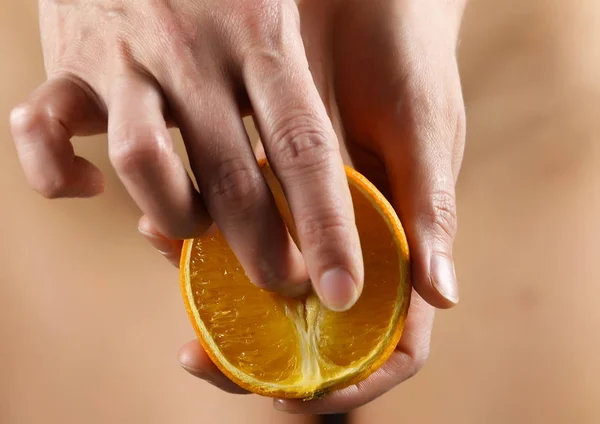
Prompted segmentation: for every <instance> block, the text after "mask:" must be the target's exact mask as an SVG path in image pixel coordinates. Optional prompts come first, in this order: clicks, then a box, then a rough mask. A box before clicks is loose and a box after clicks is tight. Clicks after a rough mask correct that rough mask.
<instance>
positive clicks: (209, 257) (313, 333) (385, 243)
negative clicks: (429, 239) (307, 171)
mask: <svg viewBox="0 0 600 424" xmlns="http://www.w3.org/2000/svg"><path fill="white" fill-rule="evenodd" d="M261 168H262V171H263V175H264V177H265V179H266V181H267V182H268V184H269V186H270V188H271V191H272V192H273V195H274V197H275V200H276V202H277V205H278V207H279V209H280V212H281V215H282V217H283V218H284V220H285V221H286V224H287V226H288V228H289V229H290V232H291V233H292V235H293V236H294V226H293V222H292V221H291V215H290V212H289V210H288V208H287V204H286V202H285V196H284V194H283V191H282V188H281V186H280V185H279V183H278V181H277V179H276V177H275V175H274V174H273V172H272V170H271V168H269V166H268V165H266V164H262V165H261ZM346 174H347V177H348V182H349V185H350V191H351V194H352V199H353V204H354V209H355V216H356V224H357V227H358V232H359V235H360V241H361V246H362V251H363V258H364V265H365V282H364V289H363V292H362V295H361V297H360V299H359V300H358V302H357V303H356V305H355V306H353V307H352V308H351V309H350V310H348V311H345V312H332V311H330V310H328V309H326V308H325V307H324V306H323V305H322V304H321V303H320V301H319V299H318V298H317V296H316V295H315V294H314V293H311V294H310V295H309V296H308V297H307V298H306V299H303V300H297V299H290V298H285V297H283V296H280V295H277V294H273V293H270V292H267V291H264V290H261V289H259V288H257V287H255V286H254V285H253V284H252V283H251V282H250V280H249V279H248V277H247V276H246V274H245V273H244V270H243V269H242V267H241V265H240V263H239V262H238V260H237V259H236V256H235V255H234V253H233V252H232V250H231V249H230V248H229V246H228V244H227V242H226V240H225V238H224V237H223V235H222V234H221V233H220V232H218V231H217V232H215V233H213V234H211V235H210V236H207V237H204V238H198V239H190V240H186V241H185V243H184V246H183V252H182V256H181V268H180V269H181V291H182V294H183V298H184V301H185V305H186V308H187V311H188V313H189V316H190V319H191V321H192V324H193V326H194V329H195V330H196V334H197V335H198V338H199V340H200V342H201V343H202V346H203V347H204V349H205V350H206V352H207V353H208V355H209V356H210V357H211V359H212V360H213V362H214V363H215V364H216V365H217V367H219V369H220V370H221V371H222V372H223V373H224V374H225V375H227V376H228V377H229V378H230V379H231V380H232V381H233V382H235V383H236V384H238V385H239V386H240V387H242V388H244V389H246V390H249V391H251V392H254V393H258V394H261V395H266V396H274V397H282V398H303V399H311V398H315V397H319V396H321V395H323V394H324V393H326V392H328V391H331V390H336V389H340V388H343V387H346V386H348V385H351V384H354V383H356V382H358V381H360V380H362V379H364V378H366V377H367V376H368V375H370V374H371V373H372V372H373V371H375V370H376V369H377V368H379V367H380V366H381V365H382V364H383V363H384V362H385V361H386V360H387V359H388V358H389V356H390V355H391V353H392V352H393V351H394V348H395V347H396V345H397V344H398V341H399V340H400V336H401V334H402V330H403V328H404V322H405V320H406V315H407V312H408V305H409V303H410V294H411V283H410V271H409V254H408V244H407V241H406V236H405V234H404V231H403V229H402V225H401V224H400V221H399V219H398V217H397V216H396V214H395V212H394V209H393V208H392V206H391V205H390V204H389V203H388V201H387V200H386V199H385V197H384V196H383V195H382V194H381V193H380V192H379V191H378V190H377V189H376V188H375V187H374V186H373V185H372V184H371V183H370V182H369V181H368V180H367V179H366V178H365V177H363V176H362V175H361V174H359V173H358V172H357V171H355V170H353V169H351V168H346Z"/></svg>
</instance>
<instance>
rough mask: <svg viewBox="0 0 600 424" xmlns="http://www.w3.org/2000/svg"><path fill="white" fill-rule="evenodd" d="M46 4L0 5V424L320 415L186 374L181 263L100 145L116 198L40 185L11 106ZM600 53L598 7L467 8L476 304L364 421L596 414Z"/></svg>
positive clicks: (96, 155)
mask: <svg viewBox="0 0 600 424" xmlns="http://www.w3.org/2000/svg"><path fill="white" fill-rule="evenodd" d="M36 13H37V11H36V6H35V1H31V0H29V1H22V0H4V3H3V5H2V13H0V35H1V37H0V53H1V57H2V64H3V66H2V67H0V92H1V93H2V96H1V98H0V115H2V116H4V117H6V119H4V120H0V139H1V141H2V142H0V168H1V169H2V177H3V178H2V179H0V196H1V197H0V198H2V199H3V201H2V203H1V207H0V233H1V234H2V236H3V240H4V243H2V245H1V247H0V252H1V254H2V268H1V269H0V299H2V307H1V308H0V336H2V339H3V342H2V349H0V375H2V378H1V379H0V422H2V423H7V424H31V423H38V422H44V423H47V424H58V423H86V424H87V423H89V424H95V423H98V424H99V423H103V424H104V423H125V422H127V423H145V424H154V423H156V424H159V423H160V424H163V423H167V422H173V423H178V424H179V423H190V424H191V423H197V422H208V423H216V424H219V423H237V422H240V423H251V422H256V423H289V424H292V423H304V422H311V421H310V418H307V417H297V416H286V415H282V414H279V413H276V412H275V411H273V410H272V408H271V403H270V402H269V401H268V400H265V399H259V398H255V397H248V396H246V397H243V396H239V397H234V396H232V395H226V394H222V393H220V392H219V391H218V390H216V389H214V388H212V387H210V386H208V385H206V384H205V383H203V382H201V381H199V380H195V379H194V378H192V377H190V376H189V375H187V374H186V373H185V372H184V371H183V370H181V369H180V368H179V366H178V364H177V361H176V351H177V348H178V347H179V345H180V344H181V343H182V342H184V341H187V340H188V339H190V338H193V332H192V329H191V326H190V325H189V322H188V319H187V316H186V314H185V311H184V308H183V304H182V301H181V299H180V295H179V290H178V287H177V279H178V277H177V271H176V270H175V269H174V268H172V267H171V266H170V265H168V263H167V262H166V261H163V260H161V258H160V257H159V256H158V255H157V254H156V252H154V251H153V250H152V248H151V247H150V246H148V245H147V244H146V243H145V241H144V240H143V239H142V238H141V236H139V235H138V234H137V232H136V223H137V219H138V218H139V212H138V210H137V208H136V207H135V205H134V204H133V202H132V201H131V200H130V199H129V198H128V196H127V194H126V193H125V191H124V189H123V188H122V187H121V185H120V183H119V182H118V180H117V178H116V176H115V174H114V172H113V171H112V170H111V167H110V164H109V161H108V158H107V155H106V150H107V148H106V142H105V138H104V137H94V138H89V139H85V140H79V141H77V142H76V149H77V151H78V152H79V153H80V154H82V155H83V156H85V157H87V158H89V159H90V160H92V161H93V162H94V163H96V164H98V165H99V166H100V168H101V169H102V170H103V171H104V172H105V175H106V176H107V191H106V193H105V194H104V195H103V196H101V197H98V198H96V199H91V200H77V201H70V200H69V201H48V200H44V199H42V198H41V197H39V196H38V195H36V194H35V193H33V191H32V190H30V189H29V188H28V187H27V186H26V184H25V181H24V179H23V176H22V172H21V170H20V167H19V164H18V162H17V159H16V156H15V152H14V147H13V145H12V141H11V139H10V135H9V131H8V125H7V123H8V119H7V117H8V112H9V110H10V107H11V106H12V105H14V104H15V103H16V102H18V101H20V100H21V99H23V98H24V97H25V96H26V94H27V93H28V92H29V91H30V90H32V89H33V88H34V87H35V86H36V85H37V84H38V83H39V82H41V81H42V80H43V78H44V75H43V68H42V60H41V53H40V47H39V40H38V38H37V37H38V33H37V17H36ZM598 45H600V5H599V4H598V2H595V1H593V0H587V1H579V2H573V1H571V0H560V1H548V0H530V1H527V2H523V1H519V0H505V1H501V2H498V1H492V0H472V1H471V4H470V5H469V7H468V9H467V13H466V16H465V24H464V29H463V37H462V43H461V46H460V63H461V70H462V76H463V86H464V94H465V100H466V103H467V114H468V137H467V150H466V156H465V161H464V165H463V169H462V174H461V178H460V181H459V186H458V202H459V204H458V207H459V227H460V229H459V236H458V240H457V243H456V257H457V272H458V275H459V280H460V283H461V294H462V298H461V303H460V305H459V306H458V307H457V308H456V309H454V310H452V311H450V312H441V313H439V314H438V317H437V322H436V325H435V329H434V338H433V344H432V350H431V357H430V361H429V363H428V364H427V366H426V367H425V369H424V370H423V371H422V372H421V373H419V374H418V375H417V376H416V377H415V378H414V379H413V380H411V381H410V382H408V383H406V384H404V385H402V386H401V387H399V388H397V389H396V390H394V391H392V392H391V393H389V394H387V395H386V396H384V397H382V398H381V399H379V400H377V401H375V402H374V403H372V404H370V405H368V406H367V407H364V408H361V409H360V410H358V411H357V412H356V413H354V415H353V422H357V423H360V424H363V423H364V424H369V423H381V424H386V423H397V422H399V421H405V422H418V423H424V424H428V423H437V422H444V423H446V424H454V423H457V424H458V423H461V424H463V423H467V424H469V423H473V424H477V423H487V424H495V423H498V424H500V423H517V424H519V423H545V424H555V423H556V424H559V423H560V424H562V423H577V424H587V423H590V424H591V423H597V422H600V403H599V402H598V399H599V398H600V379H598V378H597V377H598V375H600V355H598V351H600V313H598V307H597V305H598V298H599V297H600V285H599V281H600V266H599V265H598V262H597V257H598V253H597V252H598V248H597V241H596V240H597V239H598V237H597V235H598V234H599V233H600V224H599V223H598V219H597V217H598V216H599V215H600V143H599V142H598V137H599V135H600V119H598V116H599V114H598V112H600V77H599V76H600V54H598V52H599V51H600V50H598V48H597V46H598ZM203 420H204V421H203Z"/></svg>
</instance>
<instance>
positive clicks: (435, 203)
mask: <svg viewBox="0 0 600 424" xmlns="http://www.w3.org/2000/svg"><path fill="white" fill-rule="evenodd" d="M425 215H426V217H427V218H428V220H429V223H430V225H431V226H432V227H433V228H432V229H433V230H434V231H436V232H439V233H441V234H443V235H444V236H446V237H448V238H450V239H453V238H454V236H455V235H456V231H457V218H456V201H455V198H454V194H453V193H452V192H451V191H450V190H446V191H438V192H435V193H434V194H432V195H431V196H430V200H429V202H428V204H427V207H426V209H425Z"/></svg>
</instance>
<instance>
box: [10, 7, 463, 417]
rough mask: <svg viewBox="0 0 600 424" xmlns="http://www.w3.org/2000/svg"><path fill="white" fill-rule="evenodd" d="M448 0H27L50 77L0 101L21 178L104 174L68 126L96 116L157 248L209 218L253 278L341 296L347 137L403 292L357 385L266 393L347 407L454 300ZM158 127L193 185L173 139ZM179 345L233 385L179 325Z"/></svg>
mask: <svg viewBox="0 0 600 424" xmlns="http://www.w3.org/2000/svg"><path fill="white" fill-rule="evenodd" d="M463 8H464V1H460V0H451V1H447V0H427V1H414V0H399V1H390V0H377V1H372V2H369V3H365V2H363V1H361V0H345V1H337V0H331V1H327V2H321V1H313V0H303V1H298V2H294V1H293V0H261V1H256V0H243V1H221V0H218V1H217V0H202V1H198V2H189V1H187V0H157V1H154V2H152V3H145V2H140V1H139V0H113V1H108V2H106V1H89V2H78V1H64V2H56V1H50V0H40V2H39V9H40V23H41V25H40V27H41V38H42V49H43V53H44V65H45V69H46V73H47V76H48V79H47V81H46V82H44V83H43V84H42V85H40V86H39V87H38V88H37V89H36V90H35V91H34V92H33V93H32V94H31V95H30V96H29V97H28V99H27V100H26V101H24V102H22V103H21V104H19V105H18V106H16V107H15V108H14V109H13V110H12V112H11V118H10V123H11V132H12V135H13V138H14V141H15V145H16V150H17V154H18V157H19V159H20V162H21V166H22V168H23V171H24V172H25V177H26V179H27V181H28V183H29V184H30V185H31V186H32V188H34V189H35V190H36V191H37V192H39V193H40V194H41V195H42V196H44V197H47V198H50V199H55V198H73V197H75V198H86V197H93V196H97V195H99V194H101V193H102V192H103V191H104V187H105V186H104V178H105V177H104V175H103V173H102V171H101V170H100V169H99V168H97V166H96V165H94V164H93V163H92V162H90V161H89V160H88V159H86V158H85V157H84V156H81V155H78V154H76V152H75V151H74V149H73V146H72V144H71V140H70V139H71V137H72V136H74V135H76V136H77V135H78V136H86V135H91V134H98V133H103V132H107V134H108V153H109V158H110V162H111V164H112V165H113V167H114V169H115V171H116V174H117V175H118V176H119V179H120V180H121V182H122V183H123V185H124V187H125V188H126V190H127V192H128V193H129V194H130V196H131V197H132V199H133V200H134V202H135V203H136V204H137V206H138V207H139V208H140V209H141V211H142V212H143V214H144V216H143V217H142V219H141V220H140V222H139V223H138V228H139V231H140V232H141V233H142V234H143V235H145V236H146V237H147V238H148V239H149V241H150V242H151V243H152V244H153V246H154V247H155V248H157V249H158V250H159V251H160V252H161V253H163V255H165V256H167V258H169V259H171V260H172V261H173V260H174V259H176V258H177V256H178V253H179V252H178V250H179V249H178V247H180V246H181V239H183V238H189V237H193V236H199V235H201V234H202V233H203V232H205V231H206V230H207V229H208V227H209V226H210V225H212V223H213V221H214V223H215V224H216V225H218V226H219V228H220V229H221V231H222V232H223V233H224V235H225V237H226V238H227V240H228V242H229V245H230V246H231V247H232V249H233V251H234V252H235V253H236V256H237V257H238V259H239V260H240V262H241V264H242V266H243V267H244V269H245V271H246V273H247V274H248V276H249V277H250V279H251V280H252V281H253V282H254V283H255V284H257V285H258V286H259V287H262V288H265V289H268V290H274V291H278V292H280V293H284V294H288V295H297V294H301V293H302V292H304V291H306V290H307V289H309V288H310V287H309V286H310V285H312V288H313V289H314V291H315V292H316V293H317V294H318V295H319V297H320V298H321V300H322V302H323V303H324V304H325V306H327V307H329V308H330V309H333V310H345V309H347V308H349V307H351V306H352V305H353V304H354V302H355V301H356V299H357V298H358V296H359V295H360V292H361V290H362V280H363V265H362V254H361V251H360V245H359V240H358V237H357V231H356V226H355V223H354V217H353V209H352V206H351V201H350V196H349V190H348V186H347V182H346V181H345V177H344V172H343V167H342V165H343V155H344V153H346V159H347V160H348V161H350V162H351V163H352V164H353V165H354V166H355V167H356V168H357V169H358V170H360V171H362V172H363V173H364V174H366V175H367V177H369V178H370V179H371V180H372V181H374V182H375V183H376V184H377V185H378V186H379V188H380V189H381V190H382V191H383V192H384V193H386V194H387V195H388V196H389V198H390V200H392V203H393V205H394V207H395V209H396V211H397V212H398V214H399V215H400V219H401V220H402V222H403V226H404V228H405V230H406V233H407V237H408V240H409V243H410V245H411V263H412V268H413V269H412V277H413V278H412V281H413V285H414V288H415V296H414V297H413V302H412V306H411V308H410V312H409V317H408V320H407V327H406V331H405V333H404V334H405V336H404V337H403V338H402V340H401V342H400V343H399V344H398V346H397V349H396V351H395V352H394V355H393V356H392V358H390V360H389V361H388V362H387V363H386V364H385V366H384V367H383V368H382V369H381V370H380V371H379V372H377V373H374V374H373V375H372V376H370V377H369V379H368V380H367V381H365V382H364V383H361V384H357V385H356V386H353V387H351V388H348V389H347V390H343V391H340V392H337V393H335V394H333V395H332V396H330V397H329V398H328V399H327V401H314V402H284V401H282V400H276V401H275V405H276V407H278V408H280V409H285V410H290V411H291V410H293V411H294V412H304V413H307V412H312V413H332V412H344V411H349V410H351V409H354V408H356V407H358V406H360V405H363V404H365V403H367V402H369V401H371V400H373V399H375V398H376V397H378V396H380V395H381V394H383V393H385V392H386V391H388V390H389V389H391V388H392V387H394V386H395V385H397V384H399V383H401V382H402V381H404V380H406V379H408V378H410V377H411V376H413V375H414V374H415V373H416V372H418V370H419V369H420V368H421V367H422V366H423V364H424V362H425V360H426V359H427V354H428V350H429V349H428V346H429V335H430V331H431V327H432V323H433V311H434V307H440V308H450V307H452V306H454V305H455V304H456V303H457V302H458V287H457V282H456V274H455V271H454V264H453V255H452V245H453V240H454V236H455V234H456V222H457V221H456V211H455V195H454V186H455V181H456V177H457V176H458V171H459V169H460V163H461V161H462V155H463V150H464V135H465V125H464V106H463V101H462V95H461V89H460V79H459V75H458V67H457V63H456V54H455V52H456V42H457V35H458V30H459V28H460V21H461V17H462V12H463ZM357 27H358V28H359V29H360V30H359V31H356V30H355V28H357ZM433 28H434V29H435V30H432V29H433ZM373 46H377V48H373ZM373 63H375V64H377V66H372V64H373ZM267 76H268V77H267ZM248 113H251V114H252V116H253V120H254V122H255V123H256V124H257V126H258V128H259V130H260V134H261V140H262V145H263V147H264V151H265V153H266V156H267V158H268V159H269V162H270V163H271V166H272V167H273V169H274V171H275V174H276V175H277V177H278V179H279V180H280V182H281V184H282V186H283V189H284V191H285V193H286V197H287V200H288V203H289V204H290V209H291V212H292V215H293V217H294V220H295V223H296V227H297V228H298V238H299V246H300V247H301V248H302V254H300V251H299V249H298V247H296V245H295V244H294V243H293V242H292V241H291V237H290V236H289V234H287V230H286V229H285V226H284V225H283V222H282V220H281V218H280V217H279V215H278V214H277V210H276V208H275V205H274V201H273V199H272V196H271V194H270V192H269V191H268V188H267V184H266V182H265V181H264V180H263V178H262V176H261V174H260V171H259V169H258V166H257V164H256V161H255V158H254V153H253V151H252V147H251V144H250V142H249V140H248V137H247V136H246V134H245V132H244V127H243V124H242V116H243V115H244V114H248ZM173 125H174V126H177V127H178V129H179V130H180V132H181V135H182V138H183V142H184V144H185V150H186V153H187V158H188V159H189V165H190V169H191V172H192V174H193V176H194V177H195V182H196V184H197V186H198V189H199V191H197V189H196V187H195V186H194V185H193V183H192V181H191V180H190V178H189V176H188V174H187V172H186V169H185V166H184V163H183V161H182V160H181V159H180V156H179V155H177V153H176V151H175V149H174V147H173V142H172V136H171V135H170V133H169V132H168V131H167V127H168V126H173ZM180 360H181V362H182V365H183V366H184V368H185V369H187V370H188V371H190V372H191V373H192V374H193V375H195V376H197V377H200V378H203V379H205V380H207V381H209V382H211V383H212V384H215V385H216V386H218V387H220V388H221V389H223V390H225V391H229V392H235V393H239V392H240V389H239V388H238V387H236V386H232V384H231V382H229V381H228V380H227V379H226V378H225V377H224V376H223V374H222V373H220V372H219V371H218V369H217V368H216V367H215V366H214V365H213V364H212V363H210V361H208V358H207V356H206V354H205V353H204V352H203V351H202V349H200V347H199V345H198V343H197V341H194V342H192V343H191V344H188V345H186V346H185V347H184V349H183V350H182V353H181V357H180Z"/></svg>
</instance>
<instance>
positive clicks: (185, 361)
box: [178, 340, 248, 394]
mask: <svg viewBox="0 0 600 424" xmlns="http://www.w3.org/2000/svg"><path fill="white" fill-rule="evenodd" d="M178 359H179V364H180V365H181V367H182V368H183V369H184V370H186V371H187V372H188V373H190V374H191V375H193V376H194V377H197V378H200V379H202V380H204V381H206V382H207V383H210V384H212V385H213V386H215V387H218V388H219V389H221V390H224V391H226V392H228V393H232V394H247V393H248V391H247V390H244V389H242V388H241V387H240V386H238V385H236V384H235V383H234V382H233V381H231V380H229V379H228V378H227V376H225V374H223V373H222V372H221V370H219V369H218V368H217V366H216V365H215V364H214V363H213V362H212V360H211V359H210V357H209V356H208V354H207V353H206V352H205V351H204V349H203V348H202V345H201V344H200V342H199V341H198V340H191V341H189V342H188V343H186V344H185V345H183V346H182V347H181V349H179V354H178Z"/></svg>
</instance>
